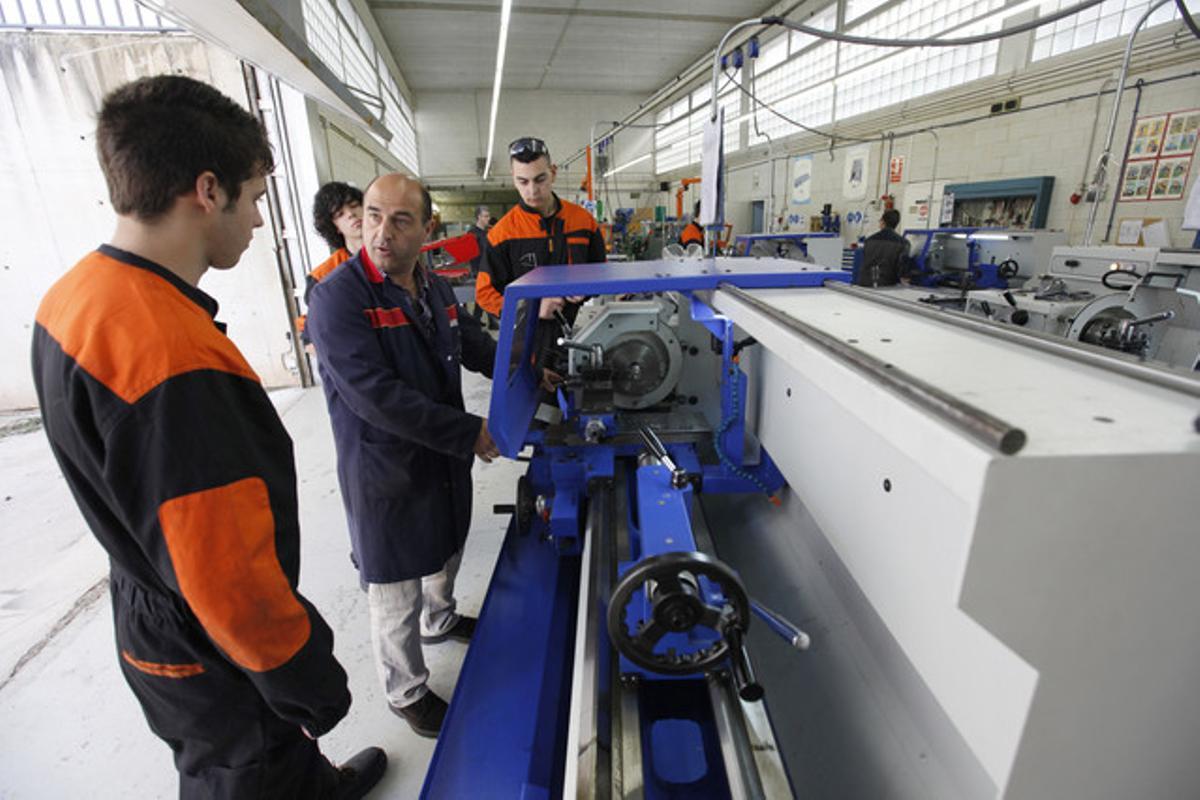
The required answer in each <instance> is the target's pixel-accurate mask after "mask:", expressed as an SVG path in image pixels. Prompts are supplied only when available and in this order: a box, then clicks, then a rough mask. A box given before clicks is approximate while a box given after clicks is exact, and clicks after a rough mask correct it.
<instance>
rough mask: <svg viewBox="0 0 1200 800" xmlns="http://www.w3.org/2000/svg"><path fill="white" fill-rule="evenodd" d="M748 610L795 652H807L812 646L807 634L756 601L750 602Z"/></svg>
mask: <svg viewBox="0 0 1200 800" xmlns="http://www.w3.org/2000/svg"><path fill="white" fill-rule="evenodd" d="M750 610H751V611H753V612H754V615H755V616H756V617H758V618H759V619H761V620H762V621H763V622H765V623H767V627H768V628H770V629H771V630H772V631H774V632H775V633H777V634H779V636H780V637H781V638H782V639H783V640H784V641H785V642H787V643H788V644H790V645H791V646H792V647H794V648H796V649H797V650H807V649H808V647H809V645H810V644H812V638H811V637H810V636H809V635H808V634H807V633H805V632H804V631H802V630H800V628H798V627H796V626H795V625H793V624H792V623H791V622H788V621H787V620H786V619H784V618H783V617H781V616H779V614H778V613H776V612H774V611H772V610H771V609H769V608H767V607H766V606H764V605H763V604H762V603H760V602H758V601H757V600H751V601H750Z"/></svg>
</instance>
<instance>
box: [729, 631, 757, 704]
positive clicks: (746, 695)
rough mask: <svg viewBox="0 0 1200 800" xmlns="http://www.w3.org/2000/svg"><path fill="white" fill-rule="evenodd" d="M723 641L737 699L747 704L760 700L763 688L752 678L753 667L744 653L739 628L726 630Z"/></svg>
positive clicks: (748, 655) (747, 655)
mask: <svg viewBox="0 0 1200 800" xmlns="http://www.w3.org/2000/svg"><path fill="white" fill-rule="evenodd" d="M725 639H726V641H728V642H729V671H730V673H732V676H733V688H735V689H737V693H738V697H740V698H742V699H743V700H745V701H746V702H748V703H753V702H754V701H755V700H761V699H762V697H763V687H762V684H760V683H759V682H758V679H757V678H756V677H755V676H754V666H753V665H752V664H751V663H750V654H749V653H747V652H746V644H745V642H743V641H742V630H741V628H729V629H726V630H725Z"/></svg>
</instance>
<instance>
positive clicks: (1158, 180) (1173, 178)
mask: <svg viewBox="0 0 1200 800" xmlns="http://www.w3.org/2000/svg"><path fill="white" fill-rule="evenodd" d="M1191 163H1192V157H1191V156H1181V157H1179V158H1160V159H1159V160H1158V165H1157V166H1156V168H1155V170H1154V185H1153V186H1151V187H1150V199H1151V200H1180V199H1182V198H1183V187H1184V185H1186V184H1187V176H1188V167H1189V166H1191Z"/></svg>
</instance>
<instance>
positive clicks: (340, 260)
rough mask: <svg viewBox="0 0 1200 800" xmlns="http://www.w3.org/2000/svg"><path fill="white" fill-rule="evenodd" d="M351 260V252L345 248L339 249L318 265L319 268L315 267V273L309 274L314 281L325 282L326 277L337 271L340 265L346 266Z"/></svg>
mask: <svg viewBox="0 0 1200 800" xmlns="http://www.w3.org/2000/svg"><path fill="white" fill-rule="evenodd" d="M349 260H350V252H349V251H348V250H346V248H344V247H339V248H338V249H337V250H335V251H334V252H333V255H331V256H330V257H329V258H327V259H325V260H324V261H322V262H321V263H320V264H317V266H315V267H313V271H312V272H310V273H308V274H309V275H311V276H312V279H313V280H314V281H316V282H317V283H320V282H321V281H323V280H325V277H326V276H327V275H329V273H331V272H333V271H334V270H335V269H337V267H338V266H339V265H341V264H344V263H345V262H347V261H349Z"/></svg>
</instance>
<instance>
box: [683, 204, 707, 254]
mask: <svg viewBox="0 0 1200 800" xmlns="http://www.w3.org/2000/svg"><path fill="white" fill-rule="evenodd" d="M679 244H681V245H683V246H684V247H687V246H688V245H689V244H698V245H700V246H701V247H703V246H704V228H701V227H700V201H699V200H697V201H696V205H695V207H694V208H693V209H692V220H691V222H689V223H688V224H687V225H684V226H683V230H681V231H680V232H679Z"/></svg>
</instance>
